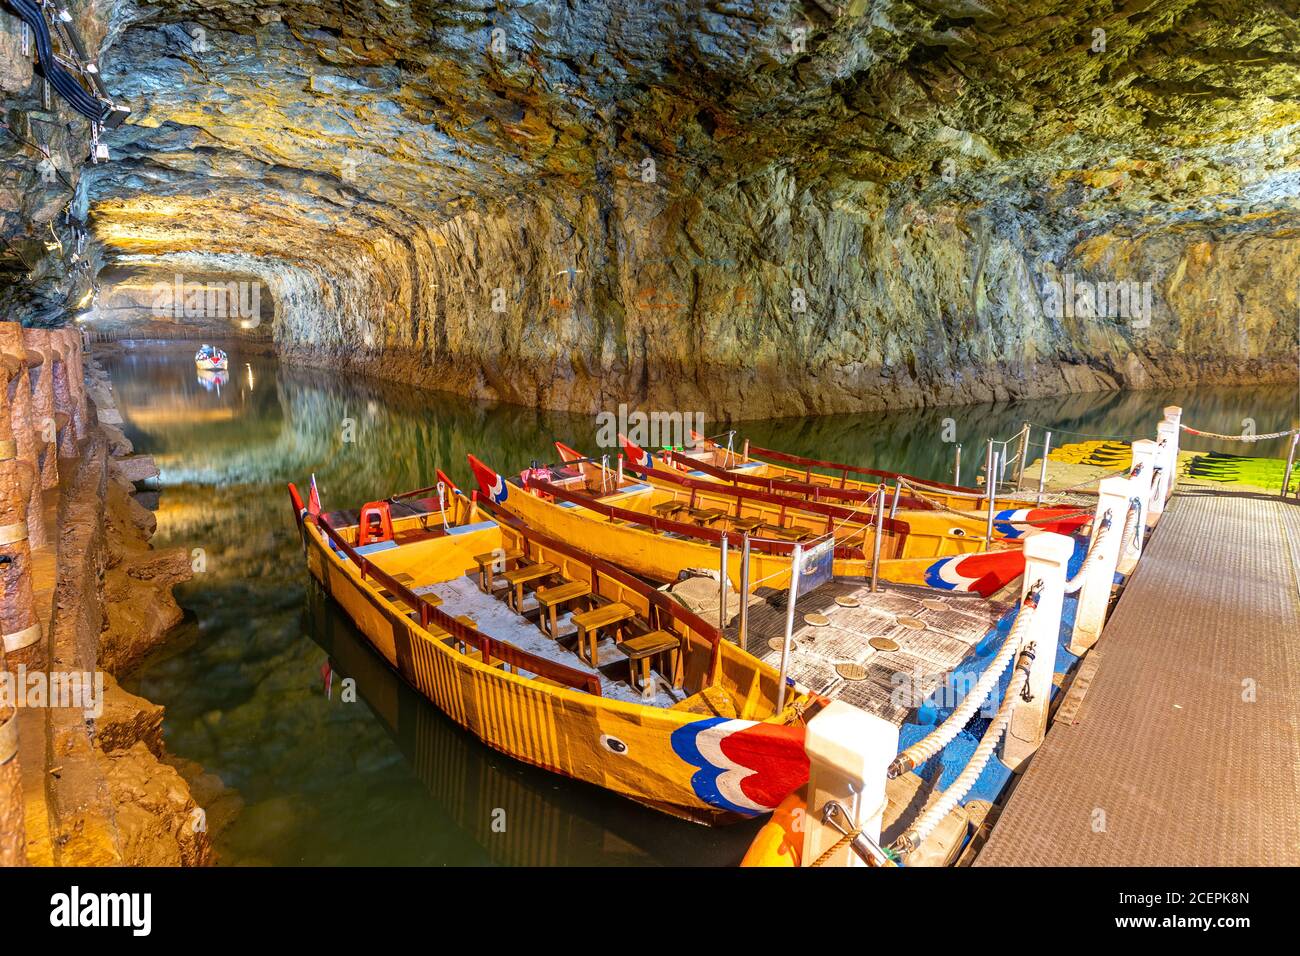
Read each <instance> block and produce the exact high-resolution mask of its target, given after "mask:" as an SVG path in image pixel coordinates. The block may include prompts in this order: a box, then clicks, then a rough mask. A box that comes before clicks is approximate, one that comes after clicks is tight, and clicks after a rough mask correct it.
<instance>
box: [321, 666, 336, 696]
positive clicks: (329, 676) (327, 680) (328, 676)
mask: <svg viewBox="0 0 1300 956" xmlns="http://www.w3.org/2000/svg"><path fill="white" fill-rule="evenodd" d="M320 679H321V683H323V684H324V685H325V696H326V697H333V696H334V668H332V667H330V662H329V661H328V660H326V661H325V663H324V664H322V665H321V666H320Z"/></svg>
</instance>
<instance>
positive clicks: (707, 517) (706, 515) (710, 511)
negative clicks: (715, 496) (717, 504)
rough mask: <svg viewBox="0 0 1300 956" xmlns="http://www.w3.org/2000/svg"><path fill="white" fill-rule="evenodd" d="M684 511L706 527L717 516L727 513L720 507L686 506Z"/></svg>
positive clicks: (716, 518)
mask: <svg viewBox="0 0 1300 956" xmlns="http://www.w3.org/2000/svg"><path fill="white" fill-rule="evenodd" d="M686 512H687V514H689V515H690V516H691V520H692V521H694V522H696V523H698V524H700V525H704V526H706V527H707V526H708V525H711V524H713V522H715V521H717V520H718V519H719V518H725V517H726V516H727V513H726V512H725V511H723V510H722V509H721V508H687V509H686Z"/></svg>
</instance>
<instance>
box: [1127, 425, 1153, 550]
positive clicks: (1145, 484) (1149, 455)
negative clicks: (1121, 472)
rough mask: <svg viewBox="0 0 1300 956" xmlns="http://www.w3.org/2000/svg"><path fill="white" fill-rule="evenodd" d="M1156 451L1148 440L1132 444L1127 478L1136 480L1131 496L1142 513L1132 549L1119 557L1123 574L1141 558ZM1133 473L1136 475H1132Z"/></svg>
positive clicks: (1149, 507) (1149, 506)
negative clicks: (1131, 456)
mask: <svg viewBox="0 0 1300 956" xmlns="http://www.w3.org/2000/svg"><path fill="white" fill-rule="evenodd" d="M1158 450H1159V449H1158V448H1157V446H1156V443H1155V442H1153V441H1151V440H1150V439H1143V440H1141V441H1135V442H1134V443H1133V467H1132V469H1131V470H1130V472H1129V477H1130V478H1134V477H1135V478H1136V481H1135V482H1134V486H1133V494H1134V495H1135V496H1136V497H1137V498H1138V499H1139V500H1140V501H1141V502H1142V513H1141V514H1140V515H1139V516H1138V517H1139V519H1140V520H1139V522H1138V528H1137V534H1135V535H1134V536H1133V538H1134V544H1133V547H1132V548H1131V549H1130V550H1129V551H1128V552H1127V553H1126V554H1125V555H1123V556H1121V557H1120V570H1121V571H1123V572H1124V573H1125V574H1128V573H1129V571H1132V570H1133V566H1134V565H1136V564H1137V559H1138V558H1140V557H1141V556H1142V546H1143V543H1144V540H1143V539H1145V537H1146V533H1147V522H1148V520H1149V512H1150V510H1151V486H1152V475H1153V473H1154V472H1155V469H1156V460H1157V458H1158V455H1157V452H1158ZM1133 472H1136V473H1137V474H1136V475H1134V474H1133Z"/></svg>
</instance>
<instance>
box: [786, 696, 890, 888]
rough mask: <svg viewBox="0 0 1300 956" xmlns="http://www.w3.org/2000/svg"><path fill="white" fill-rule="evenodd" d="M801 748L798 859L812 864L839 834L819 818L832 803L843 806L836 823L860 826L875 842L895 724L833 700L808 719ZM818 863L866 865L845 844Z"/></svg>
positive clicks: (881, 817) (878, 840)
mask: <svg viewBox="0 0 1300 956" xmlns="http://www.w3.org/2000/svg"><path fill="white" fill-rule="evenodd" d="M804 747H805V749H807V751H808V804H807V810H806V812H805V814H804V821H803V823H804V835H803V854H802V856H801V857H800V861H801V863H802V864H803V865H804V866H811V865H812V864H813V862H814V861H815V860H816V859H817V858H818V857H820V856H821V855H822V854H823V853H824V852H826V851H827V850H828V849H830V848H831V847H832V846H834V845H835V843H836V842H838V841H839V839H840V838H841V837H842V836H843V835H844V834H843V833H842V832H841V831H840V830H839V829H837V828H836V827H835V826H834V825H832V824H831V822H830V821H828V820H825V818H824V817H825V810H826V805H827V803H829V802H831V801H834V802H835V803H837V804H839V806H840V807H841V809H843V810H844V813H843V814H840V815H838V816H837V817H836V820H837V821H838V822H839V823H841V824H842V825H846V826H848V827H849V828H850V829H856V828H861V830H862V835H863V836H865V837H867V838H868V839H869V840H871V841H872V843H875V844H879V843H880V828H881V826H882V825H883V822H884V815H885V780H886V776H885V772H886V770H888V769H889V764H890V761H892V760H893V759H894V757H895V756H896V755H897V754H898V728H897V727H895V726H894V725H893V724H892V723H890V722H889V721H887V720H884V719H883V718H880V717H877V716H876V715H875V714H869V713H867V712H866V711H865V710H859V709H858V708H857V707H854V706H853V705H852V704H848V703H845V702H844V701H842V700H833V701H831V702H830V703H829V704H828V705H827V706H826V707H825V708H823V709H822V711H821V712H820V713H818V714H817V716H816V717H814V718H813V719H812V720H810V721H809V722H808V729H807V733H806V736H805V738H804ZM846 816H847V819H845V817H846ZM823 865H824V866H866V865H867V864H866V863H865V862H864V861H863V860H862V858H861V857H860V856H858V854H857V853H855V852H854V851H853V850H852V848H850V847H849V846H847V845H846V846H843V847H841V848H840V849H839V850H837V851H836V852H835V854H834V855H833V856H832V857H831V858H830V859H829V860H827V861H826V862H825V863H824V864H823Z"/></svg>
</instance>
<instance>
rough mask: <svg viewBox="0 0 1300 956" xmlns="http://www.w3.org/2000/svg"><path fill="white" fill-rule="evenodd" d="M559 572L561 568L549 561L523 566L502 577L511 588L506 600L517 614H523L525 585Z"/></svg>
mask: <svg viewBox="0 0 1300 956" xmlns="http://www.w3.org/2000/svg"><path fill="white" fill-rule="evenodd" d="M558 570H559V568H557V567H556V566H555V565H553V564H551V563H550V562H549V561H543V562H541V563H540V564H526V565H523V566H522V567H518V568H515V569H514V570H513V571H507V572H506V573H505V574H503V575H502V577H504V578H505V579H506V584H508V585H509V586H510V593H509V594H508V595H507V596H506V600H507V601H508V602H509V604H510V606H511V607H512V608H513V609H514V611H515V613H516V614H522V613H523V606H524V585H525V584H528V583H530V582H532V581H540V580H541V579H542V578H544V577H547V576H548V575H551V574H554V573H555V572H556V571H558Z"/></svg>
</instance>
